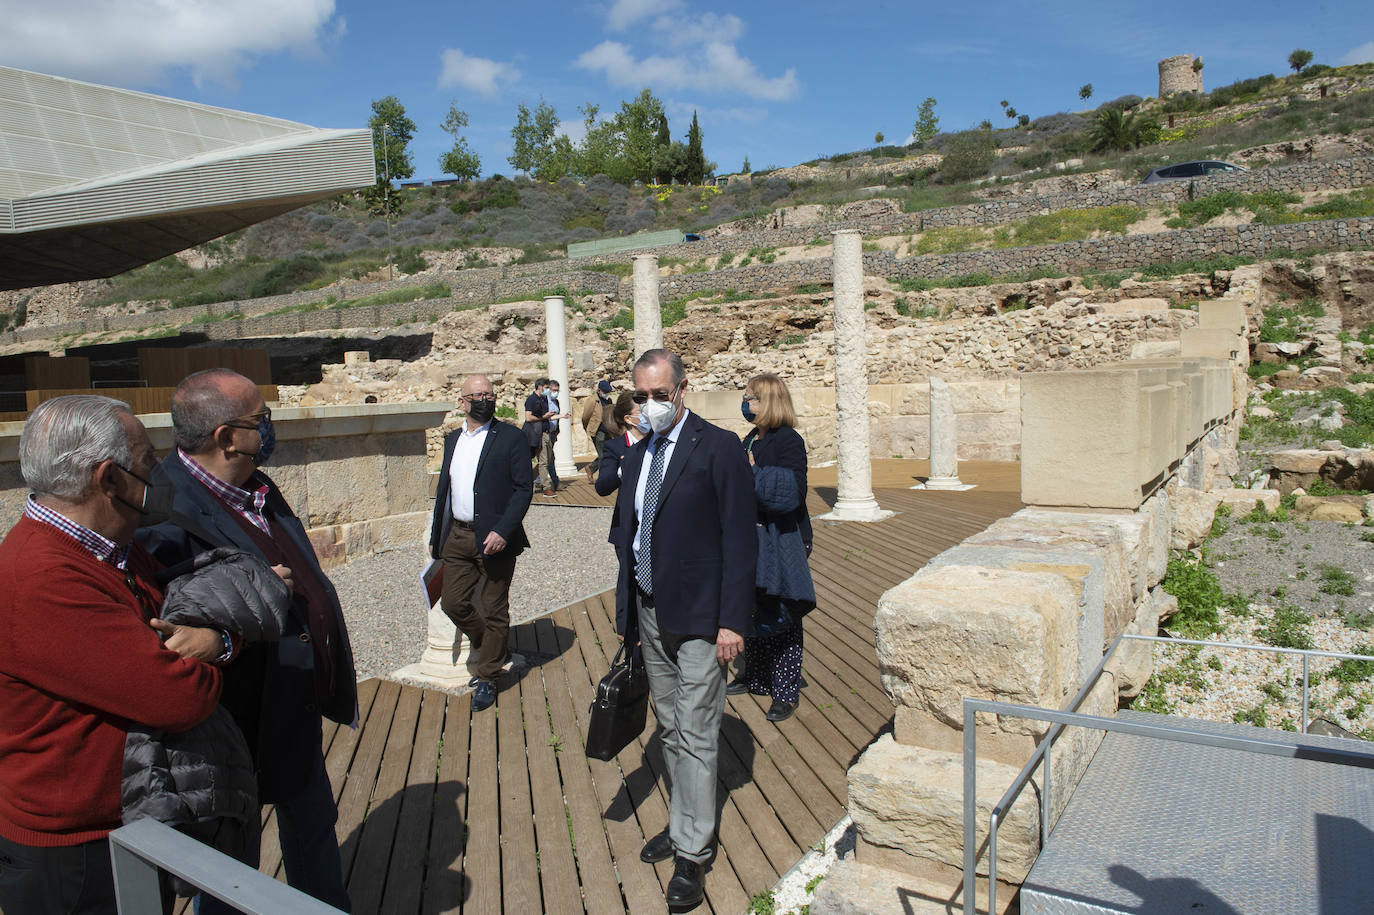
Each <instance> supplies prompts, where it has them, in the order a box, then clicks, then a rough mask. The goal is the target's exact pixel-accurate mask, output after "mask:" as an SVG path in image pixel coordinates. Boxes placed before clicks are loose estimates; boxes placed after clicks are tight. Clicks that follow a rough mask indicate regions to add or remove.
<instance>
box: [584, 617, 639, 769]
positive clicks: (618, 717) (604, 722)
mask: <svg viewBox="0 0 1374 915" xmlns="http://www.w3.org/2000/svg"><path fill="white" fill-rule="evenodd" d="M622 659H623V660H622ZM648 715H649V675H648V673H647V672H646V671H645V670H644V664H643V662H642V661H641V660H640V658H639V651H638V649H636V650H634V651H632V652H631V653H630V657H629V658H625V645H624V644H622V645H621V646H620V650H619V651H617V652H616V653H615V660H614V661H612V662H611V669H610V670H609V671H607V672H606V676H604V677H602V678H601V682H600V683H598V684H597V686H596V698H595V699H593V700H592V717H591V721H590V722H589V723H588V724H587V745H586V749H587V756H588V757H590V758H591V759H599V760H602V761H603V762H609V761H610V760H612V759H615V757H616V756H617V755H618V754H619V753H620V751H621V750H623V749H625V747H627V746H629V744H630V742H631V741H633V740H634V739H635V738H636V737H638V736H639V735H640V734H641V733H642V732H643V731H644V723H645V722H646V721H647V720H648Z"/></svg>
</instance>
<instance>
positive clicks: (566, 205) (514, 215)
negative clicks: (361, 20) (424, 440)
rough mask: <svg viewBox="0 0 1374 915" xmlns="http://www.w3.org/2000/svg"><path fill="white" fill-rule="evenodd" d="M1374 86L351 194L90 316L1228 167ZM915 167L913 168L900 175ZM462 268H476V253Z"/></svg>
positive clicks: (1358, 113) (1362, 120)
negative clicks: (1108, 148) (662, 178)
mask: <svg viewBox="0 0 1374 915" xmlns="http://www.w3.org/2000/svg"><path fill="white" fill-rule="evenodd" d="M1370 75H1374V64H1363V65H1359V66H1355V67H1343V68H1339V69H1336V70H1330V71H1327V72H1325V73H1322V74H1321V76H1320V78H1319V80H1314V79H1312V78H1309V77H1304V76H1297V75H1295V76H1290V77H1283V78H1276V77H1272V76H1265V77H1260V78H1257V79H1251V80H1244V81H1242V82H1240V83H1236V84H1234V85H1232V86H1227V87H1223V88H1220V89H1217V90H1214V91H1213V92H1211V93H1210V94H1207V95H1203V96H1190V95H1188V96H1179V97H1174V98H1172V99H1167V100H1158V99H1139V98H1137V97H1126V98H1123V99H1117V100H1113V101H1111V102H1107V103H1106V104H1104V105H1102V106H1100V107H1099V109H1097V110H1098V111H1102V110H1104V109H1108V108H1112V107H1117V108H1130V109H1131V110H1133V111H1135V112H1137V113H1138V114H1139V115H1143V116H1150V117H1153V118H1155V119H1157V120H1158V121H1159V123H1160V124H1161V126H1163V125H1165V124H1167V123H1168V118H1169V117H1170V116H1172V117H1173V126H1172V127H1166V128H1165V129H1163V130H1162V132H1161V134H1160V136H1159V138H1158V141H1157V142H1154V143H1151V144H1150V145H1147V146H1142V147H1140V148H1138V149H1133V150H1130V151H1125V152H1119V151H1117V152H1101V153H1093V152H1091V151H1090V150H1091V148H1092V144H1093V123H1094V118H1095V112H1084V113H1060V114H1053V115H1048V116H1046V117H1041V118H1038V119H1035V120H1032V121H1030V123H1029V124H1027V125H1025V126H1014V127H1009V128H1004V129H998V130H982V129H975V130H971V131H963V132H960V133H945V134H940V135H938V136H936V137H935V138H934V139H933V140H931V141H930V143H929V144H928V145H927V147H925V148H923V149H917V148H915V147H900V146H885V147H878V148H875V149H871V150H865V151H859V152H849V153H841V154H837V155H833V156H828V157H824V158H820V159H816V160H812V161H811V162H809V163H804V164H806V165H811V166H814V168H813V169H811V170H808V171H807V174H808V175H809V176H810V177H809V178H808V179H807V180H795V179H794V178H793V177H790V176H783V175H779V174H776V173H775V172H777V171H780V170H776V169H768V170H762V171H758V172H755V173H754V175H753V180H752V181H751V182H738V183H734V184H731V185H729V186H728V187H725V188H716V187H711V186H706V187H700V186H693V187H682V186H678V187H652V186H651V187H642V186H641V187H626V186H624V185H620V184H616V183H615V182H613V181H611V180H610V179H608V178H605V177H604V176H598V177H596V178H593V179H591V180H590V181H587V182H586V183H585V184H579V183H578V182H576V181H574V180H573V179H570V178H564V179H562V180H560V181H558V182H556V183H551V184H549V183H537V182H534V181H531V180H530V179H528V178H523V177H521V178H515V179H507V178H504V177H500V176H496V177H493V178H490V179H487V180H484V181H480V182H476V183H473V184H469V185H460V186H452V187H444V188H411V189H404V190H400V191H398V192H397V193H396V198H395V200H396V213H395V214H394V215H393V217H392V219H391V221H390V225H388V221H387V220H386V219H384V218H383V217H382V216H381V215H380V214H377V213H375V212H371V211H369V210H368V208H367V205H366V203H365V202H364V200H363V199H362V197H361V195H358V196H347V197H342V198H338V199H336V200H333V201H330V202H327V203H322V204H317V205H314V206H311V207H307V208H304V209H302V210H298V211H296V212H294V213H289V214H287V215H285V216H281V217H278V218H276V219H273V220H270V221H268V222H265V223H261V224H259V225H256V226H253V227H251V228H249V229H247V230H245V231H243V232H240V233H235V234H233V235H230V236H227V237H226V238H224V239H220V240H217V241H215V242H211V243H209V244H208V245H205V246H202V248H201V249H200V250H201V253H203V254H205V255H207V256H208V257H210V258H211V260H212V262H218V266H213V267H208V268H205V269H192V268H191V267H188V266H187V265H186V264H185V263H183V262H182V261H181V260H179V259H177V258H166V259H164V260H162V261H159V262H157V263H155V264H151V265H149V266H147V267H144V268H141V269H139V270H134V271H131V272H130V273H127V274H124V275H122V276H119V277H116V278H115V279H114V281H113V282H112V283H111V285H110V286H109V287H108V288H107V289H105V290H104V291H103V292H102V293H101V294H100V295H99V296H98V298H97V299H94V300H88V301H87V304H91V305H103V304H112V303H119V302H127V301H148V300H166V301H168V302H169V303H170V305H171V306H173V307H176V306H181V305H190V304H199V303H207V302H214V301H226V300H232V299H240V298H252V297H257V296H264V295H273V294H279V293H284V292H290V291H294V290H297V289H304V288H317V287H319V286H322V285H325V284H328V283H330V282H333V281H335V280H338V279H342V278H347V277H352V278H355V279H356V278H362V277H364V276H367V275H368V274H370V273H373V272H374V271H376V270H378V269H379V268H381V267H382V266H383V265H384V264H385V263H386V262H387V260H388V257H389V255H390V257H392V258H394V260H395V263H397V265H398V267H399V269H400V270H401V271H402V272H407V273H409V272H414V270H416V269H420V268H422V267H423V266H424V262H423V257H422V255H421V253H420V252H421V251H422V250H429V251H435V250H450V251H457V252H459V253H460V254H461V253H462V252H463V251H465V250H466V249H471V248H476V247H487V246H509V247H514V248H519V249H521V250H522V251H523V252H524V254H523V256H522V257H521V258H520V260H521V261H523V262H531V261H538V260H546V259H550V258H556V257H561V256H563V254H564V251H565V249H566V246H567V244H568V243H570V242H575V241H582V240H587V239H593V238H600V237H603V236H616V235H628V234H632V233H634V232H640V231H645V230H650V229H660V228H680V229H685V230H688V231H693V230H701V229H705V228H708V227H710V226H714V225H719V224H721V223H723V222H728V221H731V220H734V219H739V218H741V217H745V216H750V215H759V214H763V213H767V212H769V211H771V210H774V209H776V208H778V207H783V206H789V205H794V204H804V203H819V204H836V203H844V202H849V201H852V200H857V199H860V198H862V197H863V196H866V195H867V193H868V192H866V191H863V190H861V189H864V188H866V187H868V186H870V185H873V184H874V183H875V180H877V179H875V177H874V174H873V172H871V171H868V172H866V171H864V167H865V166H870V167H871V166H891V167H892V172H891V174H890V175H889V176H887V177H886V178H884V179H881V180H885V181H886V184H887V191H886V192H885V195H886V196H895V197H898V198H900V199H901V200H902V202H903V205H904V207H905V209H906V210H907V211H909V212H915V211H919V210H922V209H927V208H931V207H936V206H947V205H951V204H957V203H965V202H970V201H972V200H975V199H978V196H979V194H980V193H985V185H986V183H987V182H988V181H989V180H991V181H993V182H1001V183H1006V182H1018V181H1028V180H1033V179H1035V178H1040V177H1044V176H1046V175H1049V174H1072V173H1074V172H1096V171H1102V170H1105V169H1113V170H1115V171H1116V172H1117V173H1118V174H1119V175H1120V176H1121V177H1123V178H1124V179H1125V180H1128V181H1134V180H1139V179H1140V178H1141V177H1143V176H1144V174H1146V173H1147V172H1149V171H1150V170H1151V169H1153V168H1156V167H1158V166H1159V165H1160V164H1161V163H1163V162H1167V161H1174V162H1177V161H1185V160H1188V159H1195V158H1226V157H1227V156H1228V155H1229V154H1231V153H1233V152H1235V151H1237V150H1241V149H1248V148H1253V147H1256V146H1260V145H1265V144H1271V143H1278V142H1282V141H1290V140H1296V139H1302V138H1306V137H1310V136H1313V135H1319V134H1324V135H1337V136H1361V137H1371V136H1374V91H1369V90H1367V89H1366V90H1364V91H1356V92H1351V93H1349V94H1345V95H1341V96H1339V97H1332V98H1328V99H1315V98H1314V99H1308V98H1306V97H1305V96H1306V95H1315V94H1316V93H1315V90H1314V89H1313V86H1314V85H1315V83H1316V82H1318V81H1320V80H1329V81H1332V82H1338V81H1339V82H1350V81H1358V80H1360V79H1362V78H1366V81H1367V77H1369V76H1370ZM931 152H938V153H941V154H943V155H944V156H945V159H944V162H943V164H942V165H941V166H939V167H930V166H929V165H926V166H925V167H920V166H919V164H918V162H917V161H916V159H915V157H916V156H917V155H922V154H928V153H931ZM975 154H976V155H975ZM907 159H911V163H912V165H911V168H910V169H903V168H902V167H901V163H902V162H904V161H906V160H907ZM925 161H926V162H929V160H928V159H927V160H925ZM1066 163H1068V164H1070V165H1071V167H1066ZM1254 164H1263V163H1254ZM1292 203H1293V201H1289V200H1285V201H1268V202H1267V204H1266V202H1265V201H1248V200H1247V201H1241V200H1229V199H1227V200H1224V201H1221V200H1212V201H1211V202H1210V203H1209V204H1207V205H1208V206H1210V207H1213V208H1215V207H1221V208H1222V209H1226V208H1233V209H1234V208H1245V207H1250V208H1252V209H1254V210H1255V212H1256V213H1257V214H1258V213H1260V212H1261V209H1260V208H1263V207H1264V206H1266V205H1267V206H1268V209H1267V210H1263V212H1264V213H1267V214H1268V217H1267V218H1285V219H1292V218H1297V216H1298V215H1299V214H1301V215H1303V216H1306V217H1307V218H1321V217H1320V216H1319V215H1318V216H1315V217H1314V216H1308V214H1304V213H1301V208H1299V207H1296V206H1292V205H1291V204H1292ZM1368 205H1370V202H1369V201H1368V200H1367V199H1365V198H1360V199H1357V200H1355V201H1354V203H1353V206H1355V207H1356V208H1358V209H1359V210H1360V211H1361V212H1363V210H1364V208H1365V207H1366V206H1368ZM1348 211H1349V208H1347V209H1346V210H1342V211H1341V212H1342V213H1344V212H1348ZM1204 217H1205V213H1204V212H1203V211H1201V210H1195V211H1193V212H1190V213H1182V212H1180V213H1179V214H1178V215H1177V216H1176V217H1175V219H1176V222H1175V223H1173V224H1174V225H1178V226H1182V225H1189V224H1198V222H1199V221H1205V218H1204ZM1035 228H1036V227H1033V226H1028V227H1022V228H1020V229H1016V230H1014V231H1013V234H1012V235H1011V236H1009V237H1002V238H998V239H997V240H996V241H995V242H994V243H997V244H1009V243H1020V244H1027V243H1033V242H1031V241H1030V238H1031V236H1033V235H1035V232H1034V229H1035ZM966 234H967V233H966ZM980 234H982V233H980ZM1003 234H1004V235H1005V234H1006V233H1005V232H1004V233H1003ZM1011 239H1014V241H1012V240H1011ZM970 240H971V239H970ZM953 241H954V240H953V239H949V240H946V241H945V242H943V243H941V247H940V248H939V249H940V250H952V249H954V248H956V247H958V246H957V245H953V246H951V244H950V242H953ZM930 244H935V241H934V240H932V241H931V242H930ZM392 252H394V253H392ZM464 262H465V263H467V264H468V265H470V266H478V265H479V264H480V263H481V261H480V259H479V258H477V257H476V255H475V253H474V254H471V255H469V257H468V258H467V259H466V261H464Z"/></svg>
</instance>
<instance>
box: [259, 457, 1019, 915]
mask: <svg viewBox="0 0 1374 915" xmlns="http://www.w3.org/2000/svg"><path fill="white" fill-rule="evenodd" d="M1019 471H1020V468H1019V465H1016V464H995V463H978V462H965V463H962V464H961V465H960V476H961V478H963V479H964V480H965V482H974V483H978V484H979V485H978V488H976V489H973V490H970V491H967V492H961V493H948V492H924V491H919V490H910V489H907V488H906V487H908V486H910V485H911V484H912V483H913V482H915V481H916V479H918V478H919V477H920V476H922V475H923V474H924V473H925V472H926V464H925V462H922V461H897V460H888V461H875V462H874V486H875V491H876V493H877V498H878V501H879V503H880V504H881V505H882V506H883V507H884V508H889V509H892V510H894V511H896V512H898V514H897V515H896V516H895V517H893V518H890V519H888V520H886V521H883V522H881V523H878V524H855V523H826V522H817V523H816V532H815V533H816V540H815V550H814V552H813V555H812V571H813V574H814V577H815V582H816V592H817V597H818V606H817V608H816V610H815V611H814V612H812V613H811V614H809V615H808V616H807V617H806V619H805V629H806V647H805V661H804V663H803V675H804V677H805V678H806V681H807V685H806V688H805V689H804V690H803V692H802V701H801V704H800V706H799V707H798V710H797V713H796V714H795V715H793V716H792V718H790V719H789V720H787V721H785V722H782V723H780V724H773V723H771V722H769V721H767V720H766V719H765V718H764V711H765V710H766V708H767V706H766V704H765V703H766V701H767V700H761V699H758V698H755V697H751V696H736V697H731V698H730V699H729V704H728V707H727V709H726V714H725V719H724V722H723V725H722V731H721V737H722V743H721V755H720V782H721V786H722V790H721V791H720V828H719V837H720V842H719V848H718V851H717V855H716V858H715V860H714V863H713V864H712V865H711V867H710V870H709V872H708V874H707V878H706V888H707V900H706V902H705V903H704V904H703V906H702V907H701V909H700V910H699V911H703V912H707V911H709V912H716V913H731V915H738V913H741V912H743V911H745V910H746V909H747V908H748V905H749V900H750V898H751V897H752V896H753V895H755V894H757V893H759V892H762V891H764V890H767V889H768V888H770V887H771V886H772V885H773V884H774V883H775V882H776V881H777V880H778V878H779V877H780V876H781V875H782V874H784V873H785V872H786V871H787V870H788V869H789V868H791V867H792V865H793V864H795V863H796V862H797V860H798V859H799V858H800V857H801V856H802V855H803V854H805V852H806V851H807V850H808V849H809V848H811V846H813V845H814V844H815V843H817V842H818V841H820V840H821V839H822V838H823V837H824V835H825V833H826V832H827V831H828V830H829V829H830V828H831V827H833V826H834V825H835V823H837V822H838V821H839V820H840V819H841V818H842V817H843V816H844V812H845V794H846V785H845V773H846V771H847V770H848V768H849V766H850V765H851V764H852V762H853V761H854V760H855V759H856V758H857V757H858V756H859V754H860V753H862V751H863V749H864V748H865V747H866V746H868V744H869V743H871V742H872V741H873V739H874V738H875V737H876V736H877V735H878V734H879V733H880V732H881V731H882V730H884V729H885V728H888V727H890V725H891V720H892V704H891V702H890V701H889V700H888V698H887V696H886V695H885V694H884V693H883V691H882V685H881V683H880V681H879V676H878V665H877V658H876V656H875V654H874V647H873V646H874V634H873V614H874V611H875V609H876V603H877V600H878V597H879V595H880V594H882V592H883V591H884V590H886V589H887V588H889V587H891V586H893V585H895V584H896V583H898V582H900V581H902V580H904V579H905V578H907V577H909V576H910V575H911V574H913V573H914V572H915V571H916V570H917V569H919V568H920V567H921V566H922V565H923V564H924V563H925V562H926V561H927V560H929V559H930V557H932V556H934V555H935V554H936V553H939V552H941V551H943V550H945V549H947V548H948V547H950V546H952V545H954V544H956V543H958V542H959V541H960V540H963V539H964V538H965V537H968V536H970V535H971V534H974V533H976V532H978V531H980V530H982V529H983V528H985V527H986V526H987V525H988V524H989V523H991V522H992V521H993V520H995V519H997V518H1000V517H1003V516H1005V515H1007V514H1010V513H1011V512H1013V511H1015V510H1016V509H1017V508H1019V507H1020V504H1021V503H1020V499H1019V482H1020V478H1019ZM810 479H811V483H812V492H811V497H810V499H809V501H808V505H809V506H810V508H811V511H812V513H813V515H815V514H820V513H823V512H824V511H826V510H828V508H829V507H830V504H831V503H833V501H834V499H835V489H834V486H835V483H834V479H835V473H834V469H833V468H830V469H827V468H816V469H813V470H812V472H811V476H810ZM535 501H536V502H541V501H544V502H552V503H558V504H564V505H606V504H609V503H610V501H611V500H607V499H601V498H599V497H597V496H596V494H595V493H594V492H593V491H592V489H591V487H590V486H589V485H588V484H587V483H586V481H585V478H583V477H581V476H580V475H579V476H578V478H577V479H576V480H574V481H571V482H570V483H569V484H568V485H567V487H566V489H565V490H563V491H561V492H559V493H558V494H557V495H556V496H554V497H551V498H547V499H546V498H544V497H542V496H536V500H535ZM614 609H615V608H614V594H612V593H610V592H608V593H605V594H601V595H598V596H596V597H592V598H589V599H587V600H584V601H581V602H580V603H577V604H574V605H572V606H569V607H565V608H563V609H561V610H558V611H556V612H554V613H552V614H550V615H548V616H546V617H543V618H541V619H538V620H536V621H534V622H531V623H526V624H524V625H520V626H516V627H513V628H512V632H511V639H512V644H513V647H514V648H515V650H517V651H520V652H521V653H523V654H525V655H526V656H527V657H528V658H529V660H530V661H531V663H530V666H529V667H528V668H527V669H525V670H524V671H522V672H519V673H518V674H512V675H509V676H507V677H506V678H505V679H504V681H503V682H502V684H501V690H500V693H499V694H498V699H497V705H496V707H495V709H494V710H492V711H487V712H481V713H478V714H475V715H474V714H472V713H471V708H470V705H469V700H468V697H467V696H466V695H464V696H451V695H448V694H445V693H442V692H435V691H428V690H420V689H415V688H412V687H406V686H401V685H398V684H396V683H393V682H389V681H379V680H368V681H365V682H364V683H362V684H361V685H360V690H359V692H360V703H361V720H362V725H361V727H360V728H359V729H358V730H356V731H354V730H351V729H349V728H340V727H336V726H333V725H330V726H328V727H327V728H326V731H325V735H324V742H325V750H326V759H327V762H328V769H329V774H330V779H331V782H332V783H333V787H334V791H335V795H336V797H337V798H338V801H339V822H338V827H337V832H338V838H339V843H340V847H341V849H342V852H343V864H344V873H345V877H346V879H347V881H348V887H349V892H350V894H351V896H352V899H353V905H354V911H355V912H357V913H360V915H371V913H385V915H410V913H438V912H462V913H478V915H486V913H503V912H504V913H512V915H534V913H538V912H553V913H580V912H589V913H593V912H594V913H603V912H630V913H635V915H639V913H657V912H666V907H665V905H664V902H663V890H664V887H665V886H666V884H667V882H668V879H669V877H670V876H671V874H672V864H671V862H665V863H662V864H659V865H657V866H649V865H646V864H642V863H640V861H639V849H640V846H641V845H642V844H643V843H644V841H645V840H646V838H647V837H650V836H653V835H655V834H656V833H658V832H659V831H660V830H661V829H663V828H664V826H665V825H666V824H667V820H668V808H667V795H666V793H665V791H664V782H663V754H662V747H661V744H660V743H659V741H658V739H657V738H656V737H655V736H654V728H653V722H652V720H651V721H650V727H649V728H647V729H646V731H645V734H644V735H643V736H642V737H641V738H640V740H639V741H638V742H637V743H636V744H632V745H631V746H630V747H628V748H627V749H626V750H625V751H624V752H623V753H621V754H620V756H619V758H617V759H615V760H613V761H611V762H605V763H603V762H599V761H597V760H589V759H587V758H586V756H585V755H584V753H583V752H582V735H583V734H585V732H586V725H587V717H588V708H589V706H590V704H591V699H592V694H593V691H594V690H595V688H596V683H597V681H598V680H599V679H600V678H601V676H602V674H604V673H605V671H606V669H607V668H608V667H609V665H610V661H611V658H612V656H613V655H614V654H615V649H616V646H617V644H618V643H617V640H616V637H615V632H614ZM651 717H652V716H651ZM265 819H266V821H267V822H266V824H265V825H266V830H265V834H264V837H263V869H264V870H265V871H267V872H268V873H275V874H276V875H277V876H278V877H279V878H281V876H282V875H281V874H280V850H279V848H278V846H277V837H276V825H275V823H274V822H272V820H271V812H270V811H268V812H267V815H266V817H265Z"/></svg>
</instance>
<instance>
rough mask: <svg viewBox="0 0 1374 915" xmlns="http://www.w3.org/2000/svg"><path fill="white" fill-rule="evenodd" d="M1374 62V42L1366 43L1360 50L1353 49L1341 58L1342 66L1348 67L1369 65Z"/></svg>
mask: <svg viewBox="0 0 1374 915" xmlns="http://www.w3.org/2000/svg"><path fill="white" fill-rule="evenodd" d="M1371 61H1374V41H1366V42H1365V43H1364V44H1362V45H1360V46H1359V47H1358V48H1351V49H1350V50H1349V51H1347V52H1346V53H1345V56H1344V57H1342V58H1341V60H1340V64H1341V66H1343V67H1348V66H1350V65H1351V64H1367V63H1370V62H1371Z"/></svg>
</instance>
